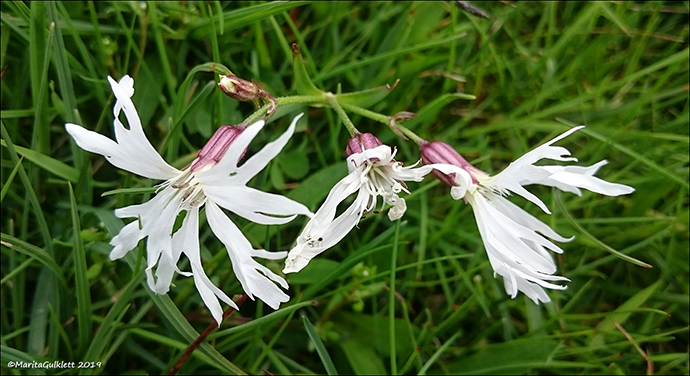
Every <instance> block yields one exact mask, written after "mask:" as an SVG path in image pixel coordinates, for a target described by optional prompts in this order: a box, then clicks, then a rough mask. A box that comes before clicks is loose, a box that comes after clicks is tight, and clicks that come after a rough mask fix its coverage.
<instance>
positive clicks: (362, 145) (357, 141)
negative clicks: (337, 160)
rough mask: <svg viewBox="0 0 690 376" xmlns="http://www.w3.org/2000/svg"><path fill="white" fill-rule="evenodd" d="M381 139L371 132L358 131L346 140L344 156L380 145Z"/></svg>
mask: <svg viewBox="0 0 690 376" xmlns="http://www.w3.org/2000/svg"><path fill="white" fill-rule="evenodd" d="M381 145H382V144H381V141H380V140H379V139H378V138H376V136H374V135H373V134H371V133H359V134H357V135H356V136H355V137H353V138H351V139H349V140H348V141H347V148H345V156H346V157H349V156H351V155H352V154H357V153H361V152H362V151H364V150H366V149H373V148H375V147H377V146H381Z"/></svg>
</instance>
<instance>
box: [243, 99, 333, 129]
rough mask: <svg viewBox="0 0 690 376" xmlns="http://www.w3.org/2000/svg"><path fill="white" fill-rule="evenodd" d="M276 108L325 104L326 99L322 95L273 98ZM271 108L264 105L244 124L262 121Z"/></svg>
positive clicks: (268, 105)
mask: <svg viewBox="0 0 690 376" xmlns="http://www.w3.org/2000/svg"><path fill="white" fill-rule="evenodd" d="M275 101H276V108H277V107H279V106H285V105H288V104H299V103H303V104H314V103H326V98H325V97H324V96H323V95H292V96H288V97H278V98H275ZM270 108H271V105H270V104H265V105H263V106H261V108H259V109H258V110H256V111H254V113H253V114H251V115H249V116H248V117H247V118H246V119H245V120H244V124H246V125H249V124H254V123H255V122H257V121H259V119H262V118H263V117H264V116H265V115H266V112H267V111H268V110H269V109H270Z"/></svg>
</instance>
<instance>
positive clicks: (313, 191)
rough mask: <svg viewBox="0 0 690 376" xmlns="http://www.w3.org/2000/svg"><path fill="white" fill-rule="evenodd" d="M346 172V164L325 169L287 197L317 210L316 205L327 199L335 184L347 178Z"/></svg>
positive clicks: (338, 164)
mask: <svg viewBox="0 0 690 376" xmlns="http://www.w3.org/2000/svg"><path fill="white" fill-rule="evenodd" d="M346 171H347V168H346V167H345V162H340V163H336V164H334V165H330V166H328V167H324V168H323V169H321V170H319V171H318V172H316V173H315V174H312V175H311V176H309V177H308V178H306V179H305V180H304V181H302V182H301V183H300V185H298V186H297V188H295V189H293V190H292V191H290V192H289V193H288V194H287V195H286V196H287V197H288V198H291V199H293V200H295V201H297V202H301V203H303V204H304V205H306V206H307V207H308V208H310V209H312V210H315V208H316V205H317V204H319V203H321V201H322V200H323V199H325V198H326V196H327V195H328V192H329V191H330V190H331V188H332V187H333V186H334V185H335V183H337V182H338V181H339V180H340V179H342V178H343V177H345V173H346Z"/></svg>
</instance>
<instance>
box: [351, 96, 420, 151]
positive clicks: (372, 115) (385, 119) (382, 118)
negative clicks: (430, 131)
mask: <svg viewBox="0 0 690 376" xmlns="http://www.w3.org/2000/svg"><path fill="white" fill-rule="evenodd" d="M341 104H342V106H343V108H346V109H347V110H348V111H351V112H354V113H356V114H358V115H362V116H364V117H367V118H369V119H371V120H375V121H378V122H379V123H383V124H386V125H387V126H389V127H391V128H393V130H394V131H395V130H396V128H397V129H398V130H399V131H400V132H402V133H403V134H404V135H405V136H407V137H409V138H410V139H412V141H414V142H416V143H417V145H421V144H422V142H424V139H423V138H421V137H419V136H417V134H416V133H414V132H412V131H411V130H409V129H408V128H406V127H405V126H403V125H400V123H398V122H395V124H391V117H392V116H386V115H381V114H379V113H378V112H374V111H370V110H367V109H365V108H362V107H359V106H355V105H353V104H349V103H341ZM396 133H398V132H396Z"/></svg>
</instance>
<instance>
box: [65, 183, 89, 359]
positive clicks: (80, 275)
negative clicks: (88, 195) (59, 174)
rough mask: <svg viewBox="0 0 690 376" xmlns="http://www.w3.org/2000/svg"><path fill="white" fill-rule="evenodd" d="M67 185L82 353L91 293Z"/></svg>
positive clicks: (76, 216) (73, 202) (74, 203)
mask: <svg viewBox="0 0 690 376" xmlns="http://www.w3.org/2000/svg"><path fill="white" fill-rule="evenodd" d="M68 186H69V197H70V204H71V212H72V231H73V232H74V234H73V236H74V240H73V243H72V255H73V259H74V279H75V285H76V293H77V312H78V315H77V324H78V326H79V350H78V353H79V354H83V353H84V352H85V351H86V349H87V346H88V345H89V344H90V343H91V293H90V291H89V279H88V277H87V276H86V271H87V269H88V268H87V267H86V252H85V251H84V243H83V242H82V240H81V225H80V222H79V212H78V211H77V201H76V199H75V198H74V191H73V190H72V185H71V184H68Z"/></svg>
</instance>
